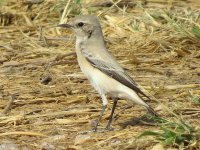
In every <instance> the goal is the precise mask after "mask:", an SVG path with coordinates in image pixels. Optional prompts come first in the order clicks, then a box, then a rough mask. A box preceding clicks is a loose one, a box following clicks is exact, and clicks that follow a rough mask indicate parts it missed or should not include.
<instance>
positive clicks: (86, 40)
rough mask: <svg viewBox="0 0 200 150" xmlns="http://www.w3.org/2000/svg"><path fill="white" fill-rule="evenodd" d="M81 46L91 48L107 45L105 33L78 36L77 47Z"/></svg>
mask: <svg viewBox="0 0 200 150" xmlns="http://www.w3.org/2000/svg"><path fill="white" fill-rule="evenodd" d="M80 46H84V47H85V48H91V49H93V48H95V47H105V42H104V38H103V35H102V34H101V35H99V34H91V35H90V36H77V37H76V49H79V48H80Z"/></svg>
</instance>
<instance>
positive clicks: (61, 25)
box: [57, 23, 73, 28]
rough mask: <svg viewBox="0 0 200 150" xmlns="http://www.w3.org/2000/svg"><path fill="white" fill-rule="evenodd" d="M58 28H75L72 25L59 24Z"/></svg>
mask: <svg viewBox="0 0 200 150" xmlns="http://www.w3.org/2000/svg"><path fill="white" fill-rule="evenodd" d="M57 27H62V28H72V27H73V26H72V25H71V24H67V23H66V24H59V25H57Z"/></svg>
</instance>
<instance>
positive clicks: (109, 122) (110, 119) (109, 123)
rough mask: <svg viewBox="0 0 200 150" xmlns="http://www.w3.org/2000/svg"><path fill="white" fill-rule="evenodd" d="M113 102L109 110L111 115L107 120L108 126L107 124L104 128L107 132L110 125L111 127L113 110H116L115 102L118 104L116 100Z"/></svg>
mask: <svg viewBox="0 0 200 150" xmlns="http://www.w3.org/2000/svg"><path fill="white" fill-rule="evenodd" d="M113 100H114V102H113V107H112V110H111V114H110V118H109V121H108V124H107V126H106V129H107V130H109V129H110V125H111V123H112V120H113V114H114V112H115V108H116V106H117V102H118V100H117V99H113Z"/></svg>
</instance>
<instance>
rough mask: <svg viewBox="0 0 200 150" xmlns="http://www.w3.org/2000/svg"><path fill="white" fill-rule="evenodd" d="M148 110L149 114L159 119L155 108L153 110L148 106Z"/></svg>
mask: <svg viewBox="0 0 200 150" xmlns="http://www.w3.org/2000/svg"><path fill="white" fill-rule="evenodd" d="M146 108H147V110H148V112H149V113H150V114H151V115H153V116H155V117H159V115H158V114H157V113H156V112H155V111H154V110H153V108H151V107H150V106H148V107H146Z"/></svg>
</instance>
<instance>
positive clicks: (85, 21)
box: [58, 15, 102, 38]
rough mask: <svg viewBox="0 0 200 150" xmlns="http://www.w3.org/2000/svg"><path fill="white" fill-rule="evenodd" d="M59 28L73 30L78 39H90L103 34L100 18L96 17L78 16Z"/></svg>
mask: <svg viewBox="0 0 200 150" xmlns="http://www.w3.org/2000/svg"><path fill="white" fill-rule="evenodd" d="M58 27H63V28H71V29H73V30H74V31H75V33H76V37H77V38H80V37H82V38H85V37H87V38H90V37H92V36H99V34H102V31H101V26H100V23H99V21H98V18H97V17H96V16H94V15H82V16H77V17H75V18H73V19H72V20H71V21H69V22H68V23H66V24H59V25H58Z"/></svg>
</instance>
